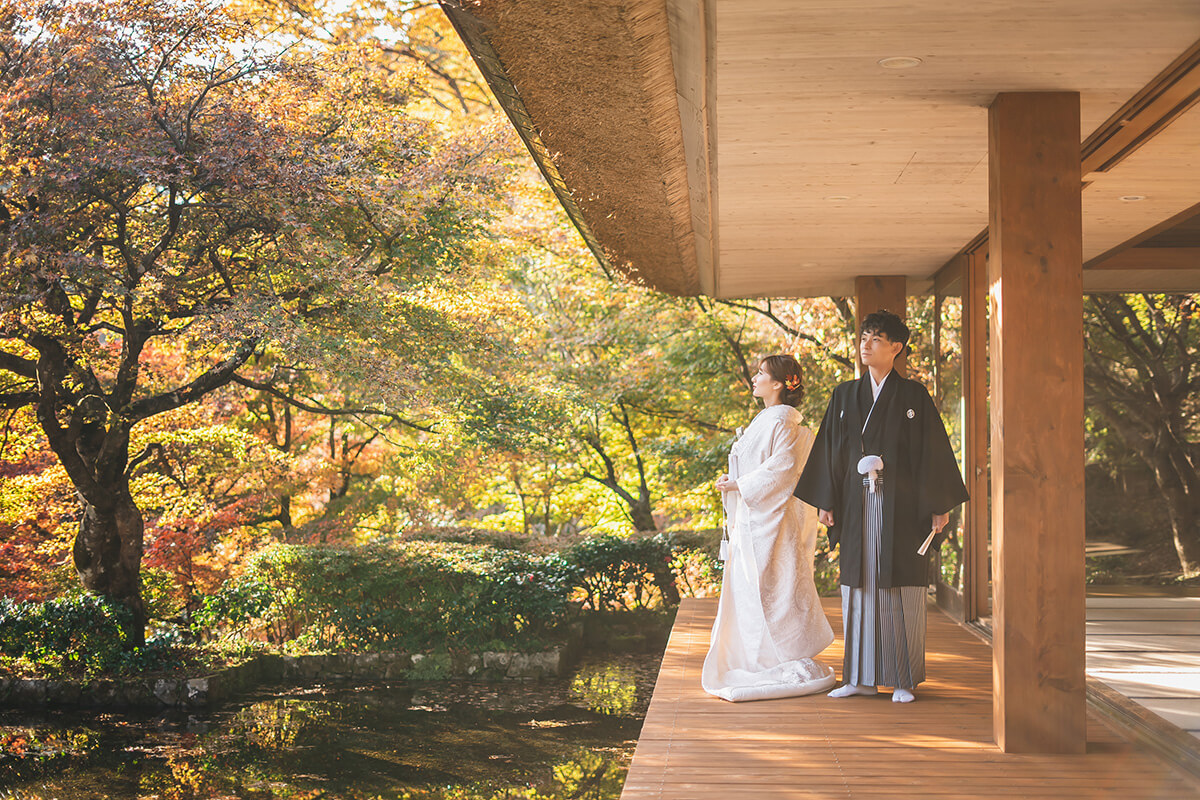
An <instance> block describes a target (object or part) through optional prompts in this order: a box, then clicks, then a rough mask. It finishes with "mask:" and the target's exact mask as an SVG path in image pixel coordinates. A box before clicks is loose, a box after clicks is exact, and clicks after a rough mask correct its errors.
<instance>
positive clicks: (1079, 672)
mask: <svg viewBox="0 0 1200 800" xmlns="http://www.w3.org/2000/svg"><path fill="white" fill-rule="evenodd" d="M440 2H441V5H442V6H443V8H445V10H446V12H447V14H448V15H449V16H450V19H451V20H452V21H453V22H454V25H455V27H456V29H457V30H458V31H459V32H460V34H461V35H462V36H463V39H464V41H465V42H466V43H467V46H468V47H469V49H470V50H471V53H472V55H473V56H474V58H475V61H476V63H477V64H478V65H479V67H480V69H481V71H482V72H483V74H484V76H485V77H486V78H487V80H488V83H489V85H490V86H491V87H492V89H493V91H494V92H495V95H496V98H497V100H498V101H499V103H500V104H501V106H503V107H504V109H505V111H506V112H507V113H508V115H509V117H510V119H511V120H512V122H513V124H514V127H515V128H516V130H517V132H518V133H519V134H520V135H521V137H522V138H523V139H524V140H525V142H526V144H527V145H528V146H529V150H530V153H531V154H532V156H533V158H534V160H535V161H536V162H537V164H538V166H539V167H540V168H541V170H542V172H543V173H544V174H545V176H546V178H547V181H548V183H549V185H550V186H551V188H552V189H553V190H554V191H555V193H556V194H557V196H558V198H559V200H560V202H561V203H562V205H563V208H564V209H565V210H566V211H567V213H568V214H569V215H570V217H571V219H572V221H573V222H574V223H575V225H576V227H577V228H578V229H579V232H580V234H581V235H582V236H583V238H584V240H585V241H586V242H587V243H588V244H589V246H590V247H591V249H592V251H593V252H594V253H595V254H596V257H597V259H598V260H600V262H601V263H603V264H605V265H606V266H607V267H608V268H610V269H611V270H613V271H615V272H619V273H624V274H626V275H628V276H630V277H631V278H634V279H636V280H638V281H640V282H643V283H646V284H648V285H650V286H654V287H656V288H658V289H661V290H663V291H667V292H672V293H675V294H680V295H699V294H704V295H708V296H711V297H716V298H745V297H762V296H767V297H814V296H823V295H836V296H843V297H847V296H853V298H854V300H855V309H856V312H857V313H859V314H860V315H861V314H862V313H863V312H870V311H873V310H875V309H877V308H880V307H886V308H890V309H892V310H893V311H896V312H903V310H904V309H905V307H906V304H907V301H908V299H909V298H910V297H912V296H913V295H925V294H933V295H934V296H935V297H936V298H937V305H938V306H939V307H940V304H941V302H942V300H944V299H946V298H957V301H958V302H959V303H961V319H960V324H961V329H960V341H961V342H962V348H961V353H960V354H959V355H960V363H959V365H958V367H957V369H958V370H960V374H961V381H960V384H961V387H962V395H961V417H960V419H961V422H962V425H961V429H962V432H963V437H962V461H963V472H964V479H965V481H966V483H967V487H968V489H969V490H970V493H971V498H972V499H971V502H969V503H968V504H966V506H965V507H964V508H963V511H962V520H961V529H960V531H961V541H962V553H961V557H962V569H961V575H960V577H961V580H960V581H959V582H958V585H956V586H953V587H949V586H939V593H938V598H939V602H940V603H942V605H943V607H944V608H946V609H948V610H949V611H950V612H951V613H952V614H953V615H954V616H955V617H956V618H957V619H959V620H961V621H973V620H980V619H983V618H987V619H988V620H990V623H991V630H992V632H993V642H994V647H993V649H992V650H991V652H990V654H989V656H988V658H990V661H991V664H992V669H991V670H990V671H986V670H983V667H982V666H981V667H980V669H981V673H980V674H983V673H984V672H986V673H987V677H990V683H991V698H992V705H991V708H990V711H989V710H987V709H977V711H978V714H977V716H978V717H979V719H983V720H988V721H990V722H991V725H992V731H991V737H992V739H994V741H995V742H996V743H997V745H998V747H999V748H1000V749H1001V750H1002V751H1003V752H1005V753H1010V754H1021V753H1045V752H1058V753H1064V754H1067V753H1077V754H1085V753H1086V752H1088V748H1089V747H1091V744H1090V740H1089V736H1090V733H1089V731H1090V730H1091V729H1092V727H1093V725H1092V723H1090V722H1089V721H1088V717H1087V694H1088V687H1087V679H1086V677H1085V658H1086V653H1085V643H1084V638H1085V610H1086V606H1085V586H1084V569H1083V567H1084V449H1083V446H1084V438H1083V421H1084V393H1083V390H1084V386H1083V319H1082V318H1083V296H1084V293H1085V292H1112V291H1122V292H1125V291H1151V292H1154V291H1170V292H1194V291H1197V290H1200V159H1197V158H1196V153H1197V152H1200V4H1197V3H1195V2H1194V1H1193V0H1146V1H1145V2H1142V3H1140V4H1139V5H1138V6H1137V8H1136V10H1132V11H1131V9H1130V6H1129V4H1128V3H1126V2H1123V0H1046V2H1037V3H1030V2H1027V1H1022V0H999V1H998V2H995V3H990V4H985V5H970V4H965V5H961V4H960V5H954V4H947V3H944V2H937V0H910V1H909V2H903V3H898V2H894V0H853V2H851V1H850V0H847V1H846V2H838V3H830V2H826V1H823V2H816V1H815V0H814V1H812V2H806V1H804V0H605V2H593V3H583V4H580V3H578V2H572V1H571V0H440ZM935 336H936V331H935ZM935 351H940V347H935ZM931 388H934V389H935V391H936V388H937V387H931ZM939 399H940V398H939ZM941 410H942V413H943V414H944V415H946V416H948V417H949V416H953V415H954V414H955V411H956V409H954V408H952V407H950V406H949V405H947V404H943V406H942V409H941ZM988 658H985V659H984V662H983V663H985V664H986V661H987V660H988ZM987 683H988V681H986V680H985V681H984V682H983V683H982V684H980V685H981V686H985V685H986V684H987ZM946 710H947V711H950V710H951V709H949V708H947V709H946ZM985 712H986V713H985ZM918 713H921V714H924V713H927V712H924V711H920V712H918ZM972 713H975V712H972ZM731 721H732V720H731ZM987 740H988V737H987V736H986V735H985V734H981V738H980V742H984V741H987ZM1086 758H1087V759H1091V756H1090V755H1087V756H1086Z"/></svg>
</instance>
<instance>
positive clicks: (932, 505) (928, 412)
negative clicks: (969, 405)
mask: <svg viewBox="0 0 1200 800" xmlns="http://www.w3.org/2000/svg"><path fill="white" fill-rule="evenodd" d="M921 394H922V399H921V401H920V408H921V412H922V413H921V420H920V425H919V426H918V434H919V441H920V445H921V446H920V451H919V452H920V455H919V458H918V463H916V464H914V465H913V466H914V468H915V469H914V476H915V478H916V486H917V514H918V515H919V517H920V519H923V520H927V519H929V517H931V516H933V515H934V514H945V513H947V512H949V511H950V510H951V509H953V508H954V507H955V506H957V505H959V504H961V503H965V502H966V501H967V500H968V499H970V498H969V497H968V495H967V487H966V486H965V485H964V484H963V479H962V473H961V472H959V467H958V459H957V458H955V456H954V448H953V447H952V446H951V444H950V437H949V436H947V435H946V427H945V425H943V424H942V417H941V415H940V414H939V413H938V410H937V406H935V405H934V404H933V398H931V397H930V396H929V392H927V391H925V390H924V388H923V387H922V391H921ZM940 539H941V537H938V541H940Z"/></svg>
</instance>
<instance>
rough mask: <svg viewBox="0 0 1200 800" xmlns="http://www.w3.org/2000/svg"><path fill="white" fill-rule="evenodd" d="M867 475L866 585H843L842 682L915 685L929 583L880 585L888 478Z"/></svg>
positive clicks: (920, 674)
mask: <svg viewBox="0 0 1200 800" xmlns="http://www.w3.org/2000/svg"><path fill="white" fill-rule="evenodd" d="M870 482H871V479H870V477H864V478H863V570H862V575H863V585H862V587H861V588H859V587H852V586H845V585H843V586H842V620H843V623H842V624H843V630H844V633H845V642H846V657H845V660H844V661H843V675H842V682H843V683H852V684H855V685H857V686H891V687H894V688H897V689H914V688H916V686H917V684H919V683H920V682H921V681H923V680H925V587H924V586H896V587H893V588H891V589H880V588H878V582H879V548H880V541H881V539H882V535H881V531H882V530H883V478H882V476H880V477H877V478H876V482H875V491H874V492H872V491H870Z"/></svg>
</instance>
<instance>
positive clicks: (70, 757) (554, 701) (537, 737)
mask: <svg viewBox="0 0 1200 800" xmlns="http://www.w3.org/2000/svg"><path fill="white" fill-rule="evenodd" d="M656 671H657V663H656V661H655V659H654V658H653V657H646V656H629V657H625V658H624V660H621V661H615V662H614V661H607V662H599V663H590V664H587V663H585V664H584V665H582V666H581V667H580V669H579V671H578V672H577V674H576V675H575V676H574V677H573V678H572V679H570V680H564V681H554V682H545V683H529V684H471V683H436V684H410V685H375V686H367V687H316V688H313V689H309V690H287V691H281V692H278V693H262V694H261V695H259V696H257V697H254V698H248V699H247V700H246V701H244V702H241V703H238V704H236V705H231V706H227V707H225V708H224V709H222V710H220V711H218V712H215V713H211V714H208V715H203V716H189V715H187V714H184V713H175V714H168V715H164V716H158V717H136V716H129V715H106V716H105V717H103V718H94V717H91V716H90V715H86V714H83V713H76V714H67V713H57V714H50V715H44V716H42V717H41V718H38V719H30V718H29V715H24V717H21V716H19V715H17V714H16V713H15V712H5V715H4V716H0V741H6V739H4V738H3V737H5V736H8V739H7V741H10V742H16V743H17V744H18V745H20V746H24V747H25V748H26V751H28V748H29V745H27V744H25V745H21V740H19V739H17V738H14V736H13V735H12V734H13V732H14V731H18V730H24V731H26V733H25V734H24V737H25V739H24V741H26V742H28V741H31V740H35V741H39V742H42V743H43V745H41V746H42V747H43V749H44V750H45V752H46V753H48V754H51V753H52V758H53V759H57V762H53V761H47V762H46V764H51V763H53V764H55V766H54V767H53V768H50V769H47V768H44V765H43V764H39V762H38V761H37V760H36V759H34V760H30V759H27V758H24V757H20V756H18V755H14V753H13V752H12V751H13V750H15V749H18V748H9V749H8V750H0V798H10V797H11V798H28V800H50V798H55V800H84V798H86V799H87V800H92V798H97V799H99V798H111V799H112V800H133V799H134V798H138V799H139V800H141V799H143V798H144V799H145V800H202V799H203V800H214V799H215V798H253V799H254V800H258V799H259V798H261V799H262V800H275V799H276V798H278V799H279V800H298V799H302V798H318V797H319V798H326V799H328V800H332V799H333V798H345V800H393V798H394V799H395V800H400V798H410V799H411V800H500V799H501V798H514V799H515V798H525V799H526V800H566V798H579V799H581V800H608V799H609V798H612V799H615V798H617V797H619V795H620V791H621V784H622V782H623V781H624V776H625V772H626V769H627V767H628V763H629V759H630V757H631V756H632V752H633V747H634V745H635V743H636V739H637V734H638V731H639V729H640V727H641V718H642V716H643V715H644V714H645V708H646V705H647V704H648V702H649V696H650V692H651V690H652V688H653V681H654V674H655V672H656ZM10 722H11V723H13V724H12V725H6V723H10ZM72 743H77V746H75V745H72ZM54 748H57V749H54ZM64 766H66V768H64ZM6 789H7V791H5V790H6Z"/></svg>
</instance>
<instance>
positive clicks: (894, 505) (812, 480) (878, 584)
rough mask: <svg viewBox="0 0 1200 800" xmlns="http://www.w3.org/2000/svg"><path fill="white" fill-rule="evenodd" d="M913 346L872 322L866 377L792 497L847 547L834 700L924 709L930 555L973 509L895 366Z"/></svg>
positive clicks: (935, 431) (839, 393) (834, 403)
mask: <svg viewBox="0 0 1200 800" xmlns="http://www.w3.org/2000/svg"><path fill="white" fill-rule="evenodd" d="M908 339H909V330H908V327H907V326H906V325H905V324H904V322H903V321H902V320H901V319H900V318H899V317H898V316H897V315H895V314H892V313H890V312H888V311H885V310H880V311H877V312H876V313H874V314H870V315H868V316H867V317H866V318H865V319H864V320H863V323H862V327H861V335H860V340H859V353H860V356H861V359H862V362H863V364H864V365H865V366H866V368H867V369H866V371H865V373H864V374H863V375H862V377H860V378H859V379H857V380H853V381H847V382H845V383H843V384H841V385H839V386H838V387H837V388H836V389H834V391H833V396H832V398H831V399H830V401H829V406H828V408H827V409H826V411H825V416H824V418H823V419H822V420H821V426H820V428H819V429H818V431H817V436H816V440H815V442H814V443H813V448H812V453H811V454H810V456H809V458H808V461H807V464H806V465H805V467H804V469H803V471H802V473H801V475H800V479H799V481H798V483H797V485H796V488H795V494H796V496H797V497H799V498H800V499H802V500H804V501H805V502H806V503H808V504H810V505H812V506H814V507H815V508H817V509H818V510H819V519H820V521H821V522H822V524H824V525H825V526H826V528H827V530H828V533H829V541H830V544H831V545H834V544H839V545H840V547H841V550H840V555H839V558H838V562H839V564H838V566H839V569H840V572H841V578H840V582H841V593H842V620H843V629H844V632H845V659H844V661H843V675H842V681H843V684H842V686H839V687H838V688H836V689H834V690H833V691H832V692H830V693H829V695H830V696H831V697H850V696H853V695H871V694H875V693H876V687H878V686H890V687H892V689H893V691H892V700H893V701H895V702H900V703H907V702H911V701H912V700H914V699H915V694H914V690H915V689H916V687H917V685H918V684H920V683H921V681H923V680H924V679H925V594H926V587H927V585H928V574H929V555H928V554H929V550H930V549H931V548H934V547H937V546H938V544H939V541H940V538H941V535H942V530H943V528H944V527H945V526H946V523H947V522H948V520H949V513H950V511H951V510H952V509H953V508H955V507H956V506H958V505H959V504H960V503H963V502H965V501H966V500H967V499H968V498H967V490H966V487H965V486H964V485H963V481H962V476H961V474H960V473H959V469H958V463H957V461H956V459H955V457H954V450H953V448H952V447H951V445H950V440H949V437H948V436H947V435H946V429H945V427H944V426H943V425H942V419H941V416H940V415H939V414H938V411H937V408H936V407H935V406H934V404H933V400H932V398H930V396H929V392H928V391H926V389H925V387H924V386H922V385H921V384H920V383H918V382H916V381H912V380H908V379H906V378H903V377H901V376H900V375H898V374H897V373H896V371H895V369H894V368H893V367H894V362H895V360H896V358H897V357H898V356H899V355H900V353H902V352H903V351H904V350H905V348H906V347H907V346H908Z"/></svg>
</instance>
